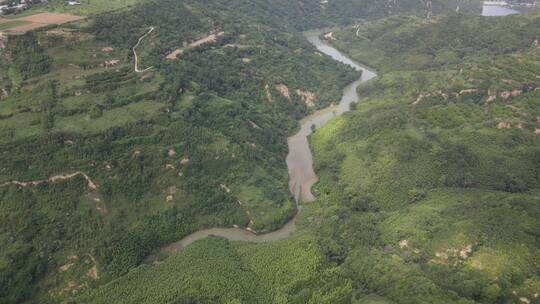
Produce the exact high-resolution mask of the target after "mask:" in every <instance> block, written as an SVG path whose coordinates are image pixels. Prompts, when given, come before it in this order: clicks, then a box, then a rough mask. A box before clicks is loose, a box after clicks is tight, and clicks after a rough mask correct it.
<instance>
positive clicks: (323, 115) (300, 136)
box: [149, 30, 377, 260]
mask: <svg viewBox="0 0 540 304" xmlns="http://www.w3.org/2000/svg"><path fill="white" fill-rule="evenodd" d="M320 34H322V31H320V30H319V31H309V32H305V33H304V35H305V37H306V38H307V40H308V41H309V42H311V43H312V44H313V45H314V46H315V47H316V48H317V49H318V50H319V51H320V52H321V53H324V54H326V55H328V56H330V57H331V58H332V59H334V60H336V61H339V62H342V63H344V64H347V65H349V66H351V67H353V68H355V69H356V70H358V71H362V77H361V78H360V79H358V80H356V81H354V82H353V83H351V84H349V85H348V86H346V87H345V88H344V89H343V97H342V98H341V101H340V102H339V104H337V105H334V106H330V107H328V108H325V109H322V110H319V111H317V112H315V113H313V114H311V115H309V116H307V117H305V118H304V119H302V120H301V121H300V130H299V131H298V133H296V134H295V135H293V136H291V137H289V138H288V145H289V155H288V156H287V160H286V161H287V167H288V169H289V188H290V190H291V193H292V194H293V195H294V197H295V199H296V200H297V201H298V202H311V201H313V200H314V199H315V197H314V196H313V194H312V193H311V186H312V185H313V184H314V183H315V182H316V181H317V179H318V177H317V175H316V174H315V171H314V170H313V156H312V154H311V150H310V147H309V141H308V137H309V135H311V133H312V129H311V126H312V125H315V126H316V127H317V128H320V127H321V126H323V125H324V124H326V123H327V122H328V121H329V120H330V119H331V118H333V117H335V116H339V115H341V114H343V113H344V112H347V111H349V107H350V104H351V103H354V102H357V101H358V99H359V98H358V94H357V93H356V88H357V87H358V85H360V84H361V83H362V82H365V81H368V80H370V79H372V78H374V77H376V76H377V74H375V72H374V71H372V70H369V69H368V68H366V67H364V66H362V65H360V64H358V63H356V62H354V61H352V60H351V59H349V58H348V57H347V56H345V55H344V54H342V53H341V52H340V51H338V50H337V49H335V48H333V47H332V46H330V45H329V44H327V43H326V42H324V41H322V40H321V39H320V38H319V36H320ZM298 212H300V206H298ZM297 216H298V213H297V214H296V215H295V216H294V217H293V218H292V219H291V220H290V221H289V222H287V223H286V224H285V225H284V226H283V227H281V228H280V229H278V230H276V231H273V232H269V233H264V234H255V233H253V232H250V231H247V230H245V229H241V228H211V229H204V230H199V231H197V232H194V233H192V234H190V235H188V236H186V237H184V238H183V239H181V240H180V241H177V242H174V243H172V244H169V245H167V246H165V247H162V248H161V249H160V250H159V252H160V253H164V254H171V253H174V252H177V251H180V250H182V249H183V248H185V247H186V246H188V245H189V244H191V243H193V242H195V241H197V240H200V239H204V238H206V237H208V236H212V235H213V236H220V237H223V238H226V239H228V240H230V241H246V242H269V241H276V240H281V239H285V238H288V237H289V236H290V235H291V234H293V233H294V232H295V231H296V218H297ZM149 259H150V260H151V259H152V257H150V258H149Z"/></svg>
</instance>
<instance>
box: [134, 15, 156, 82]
mask: <svg viewBox="0 0 540 304" xmlns="http://www.w3.org/2000/svg"><path fill="white" fill-rule="evenodd" d="M154 29H155V27H153V26H151V27H150V30H149V31H148V32H147V33H146V34H144V35H142V36H141V38H139V41H137V44H135V46H134V47H133V49H132V50H133V55H134V56H135V72H137V73H142V72H146V71H148V70H150V69H151V68H152V67H148V68H146V69H144V70H139V57H138V56H137V47H138V46H139V44H141V41H143V39H144V38H146V36H148V35H150V34H151V33H152V32H153V31H154Z"/></svg>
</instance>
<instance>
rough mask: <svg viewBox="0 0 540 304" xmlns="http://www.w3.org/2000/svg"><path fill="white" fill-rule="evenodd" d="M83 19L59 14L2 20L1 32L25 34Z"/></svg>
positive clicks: (0, 21)
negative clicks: (44, 27) (37, 29)
mask: <svg viewBox="0 0 540 304" xmlns="http://www.w3.org/2000/svg"><path fill="white" fill-rule="evenodd" d="M81 19H84V17H81V16H75V15H70V14H59V13H38V14H35V15H30V16H24V17H19V18H14V19H6V18H0V30H3V31H5V32H8V33H24V32H27V31H30V30H33V29H36V28H40V27H43V26H47V25H51V24H63V23H67V22H72V21H77V20H81Z"/></svg>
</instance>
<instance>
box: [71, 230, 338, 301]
mask: <svg viewBox="0 0 540 304" xmlns="http://www.w3.org/2000/svg"><path fill="white" fill-rule="evenodd" d="M322 262H323V261H322V260H321V255H320V253H319V252H318V249H317V246H316V244H315V242H314V239H313V238H312V237H310V236H298V237H295V238H293V239H290V240H286V241H280V242H275V243H268V244H249V243H241V242H240V243H231V242H228V241H226V240H224V239H221V238H215V237H210V238H207V239H204V240H202V241H198V242H196V243H194V244H192V245H190V246H189V247H188V248H187V249H186V250H184V251H182V252H181V253H179V254H176V255H174V256H171V257H170V258H168V259H166V260H165V261H164V262H163V263H162V264H159V265H152V266H150V265H145V266H141V267H139V268H137V269H136V270H134V271H132V272H130V273H129V274H127V275H126V276H123V277H122V278H121V279H118V280H115V281H113V282H111V283H109V284H107V285H105V286H104V287H103V288H101V289H99V290H97V291H95V292H92V293H90V294H88V295H82V296H81V299H83V300H88V301H89V302H91V303H109V302H110V299H117V303H156V302H159V303H170V302H176V303H187V302H189V301H191V302H192V303H215V302H216V301H217V302H219V303H271V302H275V303H308V302H307V301H306V302H304V301H303V300H302V301H300V299H299V298H298V299H297V300H296V302H294V301H295V300H293V299H292V298H290V295H291V294H294V292H295V291H298V290H302V289H303V286H305V285H306V284H309V283H310V282H311V281H314V280H317V279H318V277H319V276H324V275H325V273H327V272H329V270H324V269H323V268H322ZM304 296H308V297H307V299H309V294H306V293H305V292H304ZM327 296H328V294H327ZM320 299H322V298H320ZM310 303H332V302H328V301H326V302H319V301H317V298H315V299H313V301H312V302H310Z"/></svg>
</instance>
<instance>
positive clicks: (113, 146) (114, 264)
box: [0, 1, 358, 303]
mask: <svg viewBox="0 0 540 304" xmlns="http://www.w3.org/2000/svg"><path fill="white" fill-rule="evenodd" d="M209 8H210V9H209ZM151 26H153V27H155V30H154V31H152V33H150V34H149V35H147V36H145V37H144V39H143V40H142V41H141V43H140V45H139V46H138V47H137V49H136V51H137V53H138V57H139V60H140V62H139V64H140V66H141V69H146V68H147V67H152V68H151V69H150V70H148V71H146V72H144V73H136V72H135V71H134V67H133V59H134V58H133V52H132V47H133V46H134V45H135V44H136V43H137V41H138V40H139V39H140V38H141V37H142V36H143V35H144V34H145V33H147V32H148V31H149V28H150V27H151ZM125 29H129V30H125ZM220 33H223V34H220ZM212 34H215V35H216V39H215V40H214V39H209V40H208V42H199V43H196V42H197V41H200V40H201V39H203V38H205V37H208V36H211V35H212ZM177 48H182V49H183V53H182V54H181V55H180V56H178V58H176V59H174V58H173V59H169V58H166V57H167V56H168V55H169V54H170V52H172V51H174V50H175V49H177ZM0 52H2V54H1V58H2V69H1V71H2V72H1V73H2V77H1V78H2V82H1V85H0V88H1V89H0V91H2V92H3V94H2V100H1V102H0V113H1V114H0V116H1V117H0V133H1V134H2V136H1V140H0V141H1V144H0V154H1V155H2V168H1V169H0V185H1V186H0V198H1V199H0V206H1V208H0V210H1V211H0V218H1V226H0V227H1V230H0V231H1V232H0V235H1V236H0V242H1V244H2V246H0V247H1V249H0V261H1V262H0V272H1V273H2V275H1V276H0V286H2V287H1V288H0V299H1V302H2V303H14V302H22V301H25V300H28V299H32V300H33V301H39V302H45V301H53V302H58V301H62V300H64V299H67V298H70V297H71V296H73V295H76V294H77V293H79V292H81V290H84V289H86V288H88V287H90V286H94V285H98V284H101V283H103V282H107V281H108V280H110V279H111V278H113V277H116V276H119V275H121V274H123V273H126V272H127V271H129V269H130V268H132V267H134V266H136V265H139V264H140V262H141V261H142V260H143V259H144V258H145V257H146V256H147V255H148V254H149V253H150V252H151V251H152V250H153V249H155V248H157V247H159V246H161V245H162V244H166V243H168V242H171V241H174V240H177V239H180V238H182V237H183V236H185V235H186V234H188V233H190V232H193V231H196V230H199V229H202V228H206V227H232V226H233V225H238V226H240V227H245V228H247V227H249V228H250V229H252V230H256V231H268V230H273V229H276V228H278V227H281V225H282V224H283V223H284V222H285V221H287V220H288V219H289V218H290V217H291V216H292V215H294V214H295V203H294V199H293V198H292V196H291V195H290V194H289V192H288V185H287V170H286V166H285V156H286V153H287V143H286V137H287V135H288V134H289V133H290V132H292V131H293V130H294V128H295V127H296V121H297V119H298V118H300V117H302V116H304V115H306V114H307V113H309V112H310V111H313V110H314V109H316V108H318V107H321V106H324V105H326V104H329V103H330V102H332V101H334V100H335V98H337V97H338V96H339V92H340V88H341V87H343V86H344V85H346V84H347V83H348V82H350V81H351V80H352V79H354V78H355V77H358V75H357V73H356V72H355V71H353V70H352V69H349V68H346V67H344V66H336V65H335V64H334V63H333V62H332V61H331V60H330V59H328V58H326V57H323V56H320V55H319V54H318V53H317V52H315V50H314V49H313V48H312V47H311V46H310V45H309V44H308V43H307V42H305V41H304V40H303V37H302V36H301V35H300V34H299V33H297V32H295V31H294V30H292V29H291V28H289V27H287V26H283V25H280V24H277V23H274V21H267V20H261V19H258V17H248V16H242V15H241V14H238V13H237V12H235V11H234V8H227V7H226V6H223V4H222V3H219V2H218V1H209V2H206V3H204V4H201V3H199V2H198V1H192V2H190V3H188V2H186V3H178V2H177V1H160V2H155V3H148V4H143V5H141V6H138V7H135V8H133V9H132V10H127V11H117V12H113V13H109V14H105V15H100V16H98V17H96V18H95V19H91V20H89V21H85V22H79V23H75V24H70V25H66V26H63V27H58V28H47V29H44V30H41V31H36V32H33V33H29V34H26V35H20V36H10V37H9V39H8V42H7V46H6V48H5V49H3V50H1V51H0ZM297 90H301V91H309V92H311V93H313V95H314V96H316V99H315V100H314V104H311V103H306V100H305V98H304V97H302V96H301V95H299V94H298V93H297ZM75 172H81V173H84V174H85V175H86V176H88V177H89V178H90V179H91V180H92V183H93V185H94V186H95V187H89V186H88V183H87V182H86V180H85V178H84V175H82V174H78V175H74V174H73V173H75ZM58 176H69V177H70V178H58ZM38 181H44V182H38ZM34 182H35V183H34Z"/></svg>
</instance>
